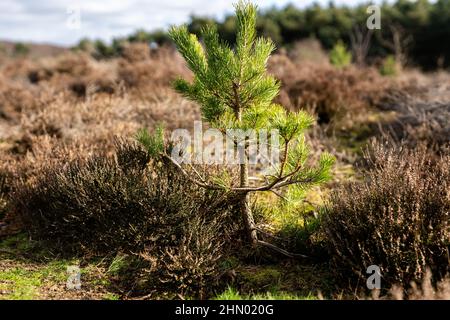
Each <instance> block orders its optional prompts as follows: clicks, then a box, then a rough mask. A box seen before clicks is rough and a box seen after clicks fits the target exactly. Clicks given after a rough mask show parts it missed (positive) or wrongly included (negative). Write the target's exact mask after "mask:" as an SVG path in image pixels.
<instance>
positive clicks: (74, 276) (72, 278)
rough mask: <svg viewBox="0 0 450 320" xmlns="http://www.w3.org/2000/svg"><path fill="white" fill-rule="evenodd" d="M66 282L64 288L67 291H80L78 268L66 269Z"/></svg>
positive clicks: (79, 272)
mask: <svg viewBox="0 0 450 320" xmlns="http://www.w3.org/2000/svg"><path fill="white" fill-rule="evenodd" d="M67 274H68V277H67V282H66V288H67V289H68V290H80V289H81V271H80V267H78V266H68V267H67Z"/></svg>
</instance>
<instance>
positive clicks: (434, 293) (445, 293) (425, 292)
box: [388, 270, 450, 300]
mask: <svg viewBox="0 0 450 320" xmlns="http://www.w3.org/2000/svg"><path fill="white" fill-rule="evenodd" d="M432 278H433V277H432V274H431V272H430V270H427V271H426V272H425V275H424V277H423V278H422V281H421V282H420V283H417V282H412V283H411V285H410V288H409V289H408V290H405V289H404V288H403V287H402V286H399V285H396V286H393V287H392V288H391V289H390V290H389V293H388V298H390V299H394V300H406V299H408V300H450V276H447V277H445V278H444V279H442V280H441V281H438V282H437V283H433V279H432Z"/></svg>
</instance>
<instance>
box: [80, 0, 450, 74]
mask: <svg viewBox="0 0 450 320" xmlns="http://www.w3.org/2000/svg"><path fill="white" fill-rule="evenodd" d="M368 6H369V3H366V4H361V5H358V6H356V7H348V6H336V5H335V4H334V3H333V1H330V2H329V4H328V6H326V7H322V6H320V5H318V4H313V5H311V6H309V7H307V8H305V9H299V8H297V7H295V6H294V5H287V6H285V7H284V8H276V7H273V8H271V9H266V10H263V11H260V12H259V18H258V32H259V33H260V35H264V36H266V37H270V38H272V40H273V41H274V42H275V43H276V44H277V46H278V47H279V48H280V47H286V48H287V49H289V47H291V46H292V45H293V44H294V43H295V42H297V41H299V40H302V39H305V38H315V39H317V40H318V41H320V43H321V44H322V46H323V47H324V48H325V49H327V50H330V49H332V48H333V46H334V45H335V44H336V43H338V42H339V41H343V43H344V44H345V45H346V46H347V47H349V48H352V49H353V51H354V52H356V53H358V50H360V51H361V50H363V51H364V49H366V51H367V52H364V54H365V55H366V57H367V59H368V60H369V61H370V60H374V59H376V58H377V57H378V58H380V57H381V58H382V57H386V56H389V55H395V57H396V59H397V60H403V61H399V62H401V63H402V64H404V63H405V62H406V59H407V60H408V61H407V62H408V63H410V64H413V65H420V66H422V67H423V68H426V69H431V68H436V67H447V66H450V0H436V1H433V2H431V1H429V0H416V1H411V0H397V1H396V2H395V3H388V2H384V3H383V4H381V5H380V8H381V29H380V30H373V32H369V31H368V30H367V28H366V21H367V18H368V17H369V16H370V14H369V13H367V12H366V10H367V7H368ZM211 23H216V24H217V25H218V30H219V34H220V36H221V37H222V38H223V39H226V40H227V41H228V42H229V43H230V44H233V43H234V42H235V34H236V21H235V17H234V16H232V15H229V16H226V17H225V18H224V19H223V20H222V21H215V20H214V19H212V18H208V17H199V16H191V18H190V21H189V23H188V29H189V31H190V32H192V33H195V34H200V29H201V28H202V27H203V26H205V25H207V24H211ZM83 41H84V42H86V41H87V40H83ZM83 41H82V42H83ZM123 41H128V42H135V41H145V42H148V43H152V44H153V45H156V44H158V45H162V44H167V43H170V40H169V38H168V36H167V33H166V32H165V31H161V30H158V31H154V32H146V31H144V30H138V31H137V32H135V33H134V34H132V35H130V36H128V37H127V38H122V39H115V40H114V41H113V43H112V44H111V45H106V44H105V43H103V42H101V41H96V42H94V43H91V46H93V47H94V49H95V50H96V51H97V54H98V55H100V56H103V57H109V56H113V55H114V54H117V53H118V51H119V50H120V44H121V43H122V42H123ZM365 42H368V43H365ZM80 45H86V43H81V42H80ZM363 45H367V48H358V47H361V46H363Z"/></svg>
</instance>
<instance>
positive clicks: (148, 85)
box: [117, 46, 191, 94]
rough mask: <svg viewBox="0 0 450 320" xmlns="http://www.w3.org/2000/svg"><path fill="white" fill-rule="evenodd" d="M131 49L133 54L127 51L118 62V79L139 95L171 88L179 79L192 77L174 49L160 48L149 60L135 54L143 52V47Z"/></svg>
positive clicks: (149, 56)
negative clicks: (158, 89) (174, 81)
mask: <svg viewBox="0 0 450 320" xmlns="http://www.w3.org/2000/svg"><path fill="white" fill-rule="evenodd" d="M131 48H133V52H132V53H128V52H127V50H125V52H124V58H122V59H119V61H118V71H117V78H118V81H123V82H124V83H125V85H126V86H127V87H128V88H130V89H132V90H135V91H137V93H138V94H139V93H140V92H141V91H143V90H148V91H152V92H153V91H155V88H158V87H170V84H171V83H172V81H173V80H175V79H176V78H177V77H185V76H186V77H189V76H191V73H190V71H189V70H188V69H187V67H186V65H185V63H184V61H183V60H182V59H181V57H180V56H179V54H178V53H177V52H175V51H174V50H173V49H172V48H169V47H162V48H159V49H158V50H156V51H155V52H153V53H152V54H151V55H148V58H147V57H146V58H144V55H142V54H137V53H136V52H135V51H137V50H138V49H141V50H143V48H141V46H139V47H137V48H136V47H135V46H132V47H131ZM131 48H130V50H131ZM162 66H164V67H162Z"/></svg>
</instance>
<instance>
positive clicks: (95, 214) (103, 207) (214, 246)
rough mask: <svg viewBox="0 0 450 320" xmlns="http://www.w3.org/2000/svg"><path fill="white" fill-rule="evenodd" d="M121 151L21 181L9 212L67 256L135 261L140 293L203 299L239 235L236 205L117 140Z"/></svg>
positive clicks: (59, 166)
mask: <svg viewBox="0 0 450 320" xmlns="http://www.w3.org/2000/svg"><path fill="white" fill-rule="evenodd" d="M116 150H117V154H116V156H115V157H111V156H106V155H99V154H97V155H94V156H91V157H87V158H85V159H76V160H74V161H70V162H67V161H64V162H60V163H58V164H52V165H50V166H46V167H44V168H42V169H41V170H40V172H38V173H37V174H36V175H35V177H34V179H28V181H24V182H16V184H15V187H14V191H13V196H12V197H11V199H12V207H14V208H15V211H16V214H18V215H19V216H20V218H21V221H22V223H23V224H24V225H25V230H27V231H28V232H29V233H30V235H31V236H32V237H33V238H34V239H39V240H42V241H44V242H47V243H48V244H49V245H50V246H52V247H53V248H55V249H60V250H62V252H65V253H77V252H78V253H85V252H90V253H116V252H119V251H120V252H124V253H126V254H129V255H133V256H135V257H137V258H138V259H139V260H140V261H141V262H140V263H139V265H140V267H139V268H140V272H139V273H140V275H141V276H138V277H136V278H135V279H133V281H135V282H136V283H132V284H129V285H130V286H131V287H133V288H134V287H135V288H136V290H139V293H140V294H143V293H151V292H152V290H155V289H156V288H157V289H158V290H161V291H162V292H165V293H167V294H168V295H171V296H174V295H175V294H181V295H185V294H189V295H194V296H198V295H200V296H203V295H204V294H205V291H206V290H207V289H206V284H207V283H208V284H210V283H211V281H213V277H214V276H215V271H216V269H217V260H218V259H219V258H220V256H221V252H222V248H221V247H222V245H223V243H225V242H228V243H231V239H234V241H236V238H235V235H236V232H237V231H239V230H240V228H239V223H238V222H234V223H233V222H232V221H233V220H232V218H233V212H234V211H235V210H234V205H233V201H231V199H229V198H228V197H226V196H224V195H219V194H218V193H216V192H209V191H206V190H204V189H203V188H198V187H197V186H195V185H192V184H191V183H189V182H188V181H187V180H186V178H185V177H184V176H182V175H179V174H178V172H177V170H176V169H175V168H174V167H173V166H171V165H170V164H169V163H165V164H162V163H153V162H151V163H149V164H147V163H148V161H149V157H148V155H147V154H146V153H145V152H143V150H142V149H141V148H140V147H139V146H138V145H136V144H134V143H129V142H124V141H118V142H117V146H116ZM18 181H20V180H18ZM223 226H232V227H227V228H224V227H223ZM128 289H129V288H128Z"/></svg>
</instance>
